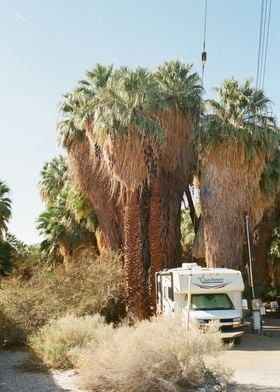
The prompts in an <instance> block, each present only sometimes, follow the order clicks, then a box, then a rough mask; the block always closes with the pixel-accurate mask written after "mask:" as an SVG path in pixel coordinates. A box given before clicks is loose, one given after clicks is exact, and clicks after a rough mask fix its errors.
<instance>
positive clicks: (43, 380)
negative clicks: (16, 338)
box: [0, 351, 83, 392]
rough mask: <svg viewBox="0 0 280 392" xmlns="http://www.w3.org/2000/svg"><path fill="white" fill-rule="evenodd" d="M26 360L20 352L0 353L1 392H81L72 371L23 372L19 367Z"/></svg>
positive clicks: (23, 353) (24, 355) (25, 356)
mask: <svg viewBox="0 0 280 392" xmlns="http://www.w3.org/2000/svg"><path fill="white" fill-rule="evenodd" d="M26 358H27V353H25V352H22V351H1V352H0V391H1V392H83V391H82V390H80V389H79V388H78V387H77V385H76V384H75V376H74V374H73V371H67V372H54V373H33V372H24V371H22V370H21V369H20V366H21V365H22V363H23V362H24V360H25V359H26Z"/></svg>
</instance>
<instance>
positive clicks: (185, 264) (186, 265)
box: [182, 263, 198, 269]
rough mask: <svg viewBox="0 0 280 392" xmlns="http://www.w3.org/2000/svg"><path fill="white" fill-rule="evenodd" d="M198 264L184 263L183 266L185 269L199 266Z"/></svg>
mask: <svg viewBox="0 0 280 392" xmlns="http://www.w3.org/2000/svg"><path fill="white" fill-rule="evenodd" d="M197 267H198V265H197V263H183V264H182V268H184V269H192V268H197Z"/></svg>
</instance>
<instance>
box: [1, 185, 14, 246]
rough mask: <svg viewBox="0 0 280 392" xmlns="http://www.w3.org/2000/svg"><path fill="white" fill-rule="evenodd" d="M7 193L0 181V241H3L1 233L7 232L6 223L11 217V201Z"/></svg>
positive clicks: (7, 189) (7, 190) (6, 188)
mask: <svg viewBox="0 0 280 392" xmlns="http://www.w3.org/2000/svg"><path fill="white" fill-rule="evenodd" d="M9 191H10V190H9V188H8V187H7V185H6V184H5V182H3V181H1V180H0V241H1V240H2V239H3V232H4V231H7V223H8V222H9V219H10V218H11V215H12V208H11V199H10V198H9V197H8V193H9Z"/></svg>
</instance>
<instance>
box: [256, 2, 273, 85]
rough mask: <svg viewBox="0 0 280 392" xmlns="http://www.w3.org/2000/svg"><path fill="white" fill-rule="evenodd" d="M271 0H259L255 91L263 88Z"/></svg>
mask: <svg viewBox="0 0 280 392" xmlns="http://www.w3.org/2000/svg"><path fill="white" fill-rule="evenodd" d="M271 4H272V0H261V17H260V32H259V48H258V62H257V76H256V89H257V90H259V89H263V88H264V81H265V73H266V65H267V53H268V42H269V30H270V17H271Z"/></svg>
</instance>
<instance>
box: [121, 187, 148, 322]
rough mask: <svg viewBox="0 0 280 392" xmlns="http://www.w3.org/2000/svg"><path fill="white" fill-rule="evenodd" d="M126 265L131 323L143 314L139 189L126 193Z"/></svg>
mask: <svg viewBox="0 0 280 392" xmlns="http://www.w3.org/2000/svg"><path fill="white" fill-rule="evenodd" d="M124 267H125V274H126V291H127V293H126V294H127V295H126V307H127V316H128V319H129V321H130V323H134V322H135V321H136V320H137V319H138V320H141V319H142V318H144V315H143V307H144V306H143V263H142V227H141V213H140V204H139V191H138V190H137V191H134V192H129V193H128V194H127V195H126V201H125V206H124Z"/></svg>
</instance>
